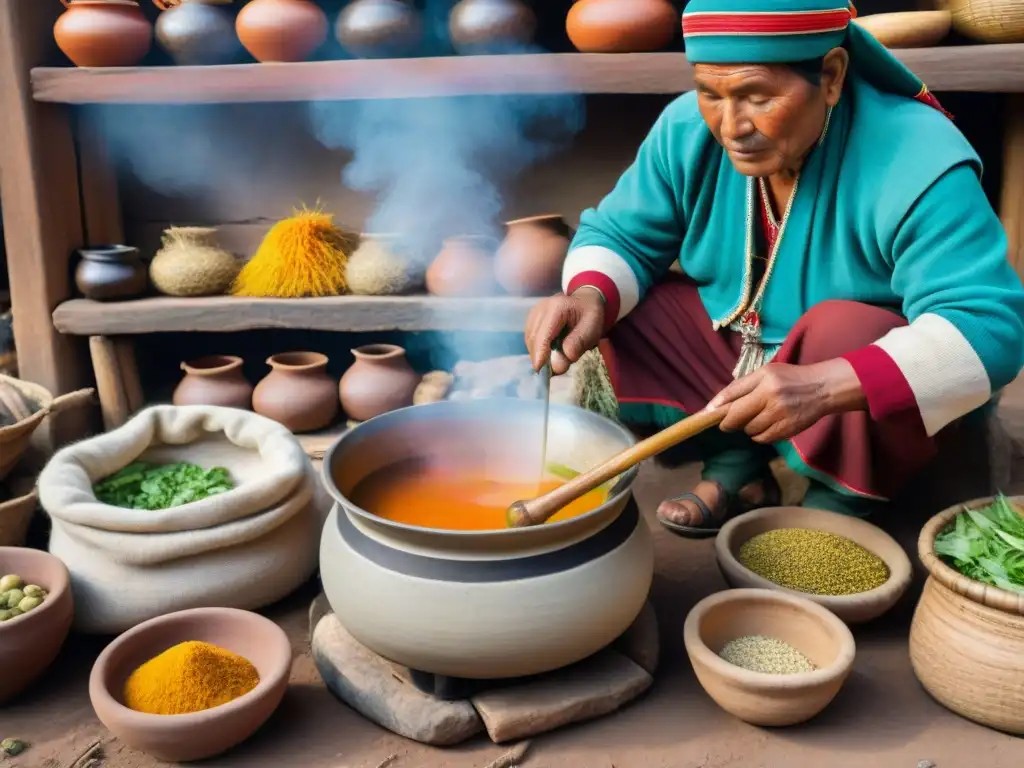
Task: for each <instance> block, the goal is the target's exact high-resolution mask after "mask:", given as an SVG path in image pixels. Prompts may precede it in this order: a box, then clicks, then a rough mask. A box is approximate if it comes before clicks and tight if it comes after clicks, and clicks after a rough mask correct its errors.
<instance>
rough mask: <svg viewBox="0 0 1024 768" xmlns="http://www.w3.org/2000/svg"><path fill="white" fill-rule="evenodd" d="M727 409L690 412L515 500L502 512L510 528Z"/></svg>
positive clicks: (543, 517) (537, 521)
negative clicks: (540, 491)
mask: <svg viewBox="0 0 1024 768" xmlns="http://www.w3.org/2000/svg"><path fill="white" fill-rule="evenodd" d="M727 410H728V409H726V408H718V409H716V410H714V411H701V412H700V413H697V414H694V415H693V416H689V417H687V418H685V419H683V420H682V421H680V422H677V423H676V424H673V425H672V426H671V427H668V428H667V429H663V430H661V432H658V433H657V434H654V435H651V436H650V437H648V438H647V439H646V440H641V441H640V442H639V443H637V444H636V445H634V446H631V447H630V448H627V449H626V450H624V451H623V452H622V453H620V454H617V455H615V456H612V458H610V459H608V461H606V462H604V463H603V464H598V465H597V466H596V467H594V468H593V469H591V470H589V471H587V472H584V473H583V474H581V475H577V476H576V477H574V478H573V479H572V480H570V481H569V482H567V483H566V484H565V485H560V486H559V487H558V488H556V489H555V490H553V491H551V492H550V493H545V494H544V495H543V496H538V497H537V498H535V499H531V500H530V501H517V502H516V503H515V504H513V505H512V506H511V507H509V508H508V512H506V513H505V522H506V524H507V525H508V527H509V528H526V527H528V526H531V525H541V524H542V523H546V522H547V521H548V520H549V519H550V518H551V516H552V515H554V514H555V513H556V512H558V510H560V509H562V508H563V507H564V506H566V505H567V504H570V503H572V502H574V501H575V500H576V499H578V498H579V497H580V496H582V495H583V494H585V493H589V492H590V491H592V490H594V489H595V488H597V487H598V486H599V485H601V484H602V483H606V482H608V481H609V480H611V479H612V478H613V477H615V476H616V475H621V474H622V473H623V472H625V471H626V470H627V469H629V468H630V467H633V466H635V465H636V464H639V463H640V462H641V461H643V460H644V459H649V458H651V456H656V455H658V454H659V453H661V452H662V451H665V450H668V449H669V448H672V447H673V446H675V445H678V444H679V443H681V442H683V441H684V440H687V439H689V438H691V437H694V436H696V435H699V434H700V433H701V432H704V431H705V430H707V429H711V427H716V426H718V424H719V423H721V421H722V419H724V418H725V414H726V411H727Z"/></svg>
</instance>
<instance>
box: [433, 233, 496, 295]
mask: <svg viewBox="0 0 1024 768" xmlns="http://www.w3.org/2000/svg"><path fill="white" fill-rule="evenodd" d="M494 245H495V243H494V241H493V240H492V239H491V238H489V237H476V236H463V237H450V238H448V239H447V240H445V241H444V246H443V247H442V248H441V251H440V253H438V254H437V256H436V257H435V258H434V261H433V262H432V263H431V264H430V266H429V267H428V268H427V276H426V283H427V291H429V292H430V293H432V294H434V295H435V296H449V297H470V296H491V295H493V294H494V293H495V289H496V288H497V283H496V282H495V279H494V250H495V249H494Z"/></svg>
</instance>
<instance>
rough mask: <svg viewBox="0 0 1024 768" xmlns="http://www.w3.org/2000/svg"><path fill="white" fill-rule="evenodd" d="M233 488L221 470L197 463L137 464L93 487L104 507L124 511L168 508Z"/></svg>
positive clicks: (221, 468) (223, 470)
mask: <svg viewBox="0 0 1024 768" xmlns="http://www.w3.org/2000/svg"><path fill="white" fill-rule="evenodd" d="M232 488H234V484H233V483H232V482H231V476H230V475H229V474H228V471H227V470H226V469H224V467H214V468H213V469H203V468H202V467H200V466H198V465H197V464H189V463H188V462H179V463H177V464H148V463H146V462H143V461H136V462H133V463H131V464H129V465H128V466H127V467H125V468H124V469H122V470H119V471H118V472H115V473H114V474H113V475H111V476H110V477H108V478H105V479H103V480H100V481H99V482H98V483H96V484H94V485H93V487H92V490H93V493H95V494H96V498H97V499H98V500H99V501H102V502H103V503H104V504H110V505H112V506H115V507H125V508H127V509H169V508H171V507H180V506H181V505H183V504H188V503H190V502H193V501H199V500H200V499H206V498H209V497H210V496H216V495H217V494H218V493H224V492H225V491H230V490H231V489H232Z"/></svg>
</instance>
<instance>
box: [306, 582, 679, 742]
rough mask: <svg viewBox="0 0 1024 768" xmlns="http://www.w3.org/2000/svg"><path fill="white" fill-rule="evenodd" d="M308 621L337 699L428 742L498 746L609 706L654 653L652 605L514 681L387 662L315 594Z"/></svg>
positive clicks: (641, 686)
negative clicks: (580, 651)
mask: <svg viewBox="0 0 1024 768" xmlns="http://www.w3.org/2000/svg"><path fill="white" fill-rule="evenodd" d="M309 623H310V645H311V647H312V651H313V659H314V661H315V662H316V666H317V669H318V670H319V671H320V675H321V676H322V677H323V679H324V682H325V683H326V684H327V687H328V688H329V689H330V690H331V691H332V692H333V693H334V694H335V695H336V696H337V697H338V698H340V699H341V700H342V701H343V702H345V703H346V704H348V705H349V706H350V707H352V708H353V709H355V710H356V711H358V712H359V713H361V714H362V715H363V716H364V717H366V718H368V719H370V720H372V721H373V722H375V723H377V724H378V725H380V726H382V727H384V728H387V729H388V730H389V731H393V732H394V733H397V734H398V735H400V736H404V737H406V738H409V739H413V740H415V741H419V742H422V743H424V744H432V745H435V746H450V745H453V744H458V743H460V742H463V741H466V740H467V739H470V738H472V737H473V736H476V735H477V734H479V733H480V732H482V731H485V730H486V731H487V734H488V736H490V738H491V740H492V741H494V742H495V743H498V744H501V743H504V742H508V741H514V740H517V739H523V738H527V737H530V736H536V735H538V734H541V733H545V732H546V731H550V730H553V729H555V728H559V727H561V726H563V725H569V724H570V723H576V722H582V721H584V720H590V719H593V718H596V717H600V716H602V715H606V714H609V713H611V712H614V711H615V710H617V709H619V708H620V707H622V706H624V705H625V704H627V703H629V702H630V701H632V700H633V699H636V698H637V697H639V696H640V695H641V694H643V693H644V692H645V691H646V690H647V689H648V688H649V687H650V685H651V683H652V682H653V680H654V678H653V675H654V673H655V671H656V670H657V667H658V661H659V656H660V641H659V637H658V620H657V617H656V616H655V614H654V610H653V609H652V608H651V605H650V603H648V604H647V605H645V606H644V609H643V611H641V613H640V616H639V617H638V618H637V620H636V621H635V622H634V623H633V626H632V627H630V628H629V629H628V630H627V631H626V632H625V633H624V634H623V635H622V637H620V638H619V639H618V640H616V641H615V642H614V643H612V645H610V646H609V647H608V648H605V649H604V650H602V651H599V652H598V653H596V654H594V655H593V656H591V657H589V658H587V659H584V660H583V661H581V662H579V663H578V664H573V665H572V666H570V667H565V668H563V669H559V670H555V671H553V672H548V673H545V674H542V675H536V676H534V677H530V678H521V679H518V680H460V679H457V678H447V677H441V676H435V675H430V674H427V673H423V672H418V671H414V670H410V669H408V668H407V667H402V666H399V665H397V664H393V663H392V662H389V661H387V660H386V659H384V658H382V657H380V656H378V655H377V654H375V653H374V652H373V651H371V650H369V649H368V648H366V647H365V646H364V645H362V644H361V643H359V642H358V641H357V640H356V639H355V638H353V637H352V636H351V635H350V634H349V633H348V632H347V631H345V628H344V627H343V626H342V625H341V622H339V621H338V619H337V617H336V616H335V615H334V613H332V612H331V610H330V606H329V604H328V603H327V599H326V598H325V597H324V595H322V594H321V595H320V596H319V597H317V599H316V600H314V601H313V604H312V605H311V606H310V611H309ZM435 692H436V694H439V695H435Z"/></svg>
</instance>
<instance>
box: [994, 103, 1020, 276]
mask: <svg viewBox="0 0 1024 768" xmlns="http://www.w3.org/2000/svg"><path fill="white" fill-rule="evenodd" d="M999 217H1000V218H1001V219H1002V221H1003V226H1004V227H1005V228H1006V236H1007V238H1008V239H1009V241H1010V247H1009V258H1010V263H1011V264H1013V266H1014V268H1015V269H1016V270H1017V274H1018V275H1020V276H1021V278H1022V279H1024V93H1011V94H1008V95H1007V97H1006V134H1005V136H1004V138H1003V190H1002V195H1001V197H1000V202H999Z"/></svg>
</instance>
